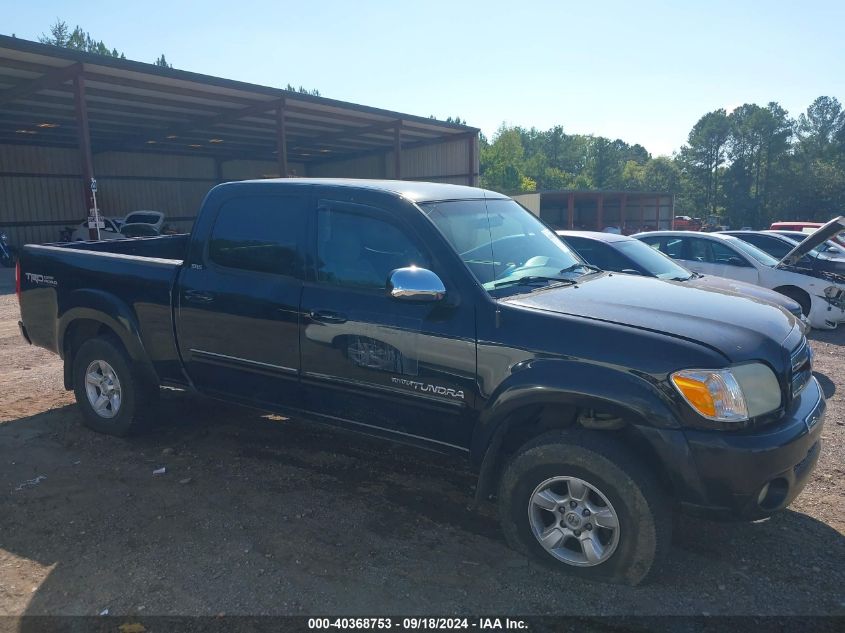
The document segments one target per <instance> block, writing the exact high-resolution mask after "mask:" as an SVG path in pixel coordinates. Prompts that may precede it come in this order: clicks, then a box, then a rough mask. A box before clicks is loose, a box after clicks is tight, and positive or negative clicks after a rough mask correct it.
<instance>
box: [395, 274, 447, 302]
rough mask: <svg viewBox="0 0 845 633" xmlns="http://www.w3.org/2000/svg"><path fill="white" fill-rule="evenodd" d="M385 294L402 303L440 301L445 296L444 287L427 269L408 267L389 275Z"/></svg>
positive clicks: (438, 278)
mask: <svg viewBox="0 0 845 633" xmlns="http://www.w3.org/2000/svg"><path fill="white" fill-rule="evenodd" d="M387 294H389V295H390V296H391V297H393V298H394V299H402V300H403V301H421V302H431V301H440V300H441V299H443V297H445V296H446V286H444V285H443V282H442V281H440V277H438V276H437V275H435V274H434V273H433V272H431V271H430V270H428V269H427V268H417V267H416V266H409V267H407V268H397V269H396V270H394V271H393V272H392V273H390V277H388V279H387Z"/></svg>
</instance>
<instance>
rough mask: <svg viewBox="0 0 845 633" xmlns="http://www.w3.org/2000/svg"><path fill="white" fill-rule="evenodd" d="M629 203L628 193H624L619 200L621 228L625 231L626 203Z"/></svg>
mask: <svg viewBox="0 0 845 633" xmlns="http://www.w3.org/2000/svg"><path fill="white" fill-rule="evenodd" d="M627 204H628V194H627V193H623V194H622V197H621V199H620V200H619V230H620V231H621V232H622V233H624V232H625V205H627Z"/></svg>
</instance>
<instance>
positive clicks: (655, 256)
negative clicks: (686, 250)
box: [613, 239, 692, 281]
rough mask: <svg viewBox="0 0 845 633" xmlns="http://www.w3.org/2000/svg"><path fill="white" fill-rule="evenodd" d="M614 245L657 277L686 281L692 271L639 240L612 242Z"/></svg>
mask: <svg viewBox="0 0 845 633" xmlns="http://www.w3.org/2000/svg"><path fill="white" fill-rule="evenodd" d="M613 246H614V247H616V249H617V250H619V251H620V252H621V253H622V254H624V255H627V256H628V258H630V259H632V260H633V261H634V262H635V263H636V264H637V265H638V266H640V267H641V268H643V269H644V270H645V271H647V272H648V273H649V274H651V275H654V276H655V277H657V278H659V279H676V280H678V281H686V280H687V279H689V278H690V277H692V273H691V272H690V271H688V270H687V269H686V268H684V267H683V266H679V265H678V264H676V263H675V262H674V261H672V260H671V259H669V256H668V255H664V254H663V253H661V252H660V251H659V250H657V249H656V248H653V247H651V246H649V245H648V244H646V243H645V242H641V241H639V240H634V239H632V240H630V241H629V240H623V241H620V242H614V244H613Z"/></svg>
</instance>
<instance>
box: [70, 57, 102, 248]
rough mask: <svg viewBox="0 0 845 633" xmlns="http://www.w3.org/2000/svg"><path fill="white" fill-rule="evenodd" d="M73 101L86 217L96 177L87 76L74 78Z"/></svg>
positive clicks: (93, 232) (94, 234) (94, 235)
mask: <svg viewBox="0 0 845 633" xmlns="http://www.w3.org/2000/svg"><path fill="white" fill-rule="evenodd" d="M73 101H74V105H75V107H76V130H77V133H78V134H79V158H80V162H81V163H82V192H83V195H84V198H85V217H86V218H87V217H88V216H89V215H90V213H91V209H92V208H93V207H94V200H93V196H92V194H91V179H92V178H93V177H94V159H93V156H92V155H91V131H90V129H89V127H88V108H87V107H86V105H85V77H84V76H83V75H82V74H77V75H76V77H75V78H74V80H73ZM88 237H90V238H91V239H92V240H95V239H97V230H96V229H92V228H89V229H88Z"/></svg>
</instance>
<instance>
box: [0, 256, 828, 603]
mask: <svg viewBox="0 0 845 633" xmlns="http://www.w3.org/2000/svg"><path fill="white" fill-rule="evenodd" d="M0 272H2V271H0ZM17 319H18V309H17V303H16V301H15V298H14V295H8V294H7V295H5V296H0V403H2V408H1V409H0V500H2V501H0V614H12V615H19V614H49V615H57V614H61V615H65V614H80V615H93V614H98V613H100V612H101V611H103V610H104V609H109V612H110V614H112V615H115V614H135V615H153V614H189V615H193V614H211V615H213V614H219V613H226V614H297V615H302V614H326V613H331V614H368V615H372V614H374V613H384V614H409V613H417V614H427V615H431V614H453V613H497V614H564V613H565V614H579V615H600V614H603V615H617V614H623V615H624V614H637V615H657V614H686V615H700V614H705V613H706V614H714V615H716V614H738V615H748V614H754V615H772V614H839V615H842V614H845V589H843V587H845V565H843V563H844V562H845V539H844V538H843V533H845V503H843V501H845V484H843V474H845V467H843V447H845V426H843V425H845V410H843V402H845V400H843V391H842V388H841V387H842V385H841V381H842V376H843V372H842V368H843V345H845V331H840V332H826V333H816V334H814V335H813V337H812V338H813V341H814V342H813V348H814V350H815V352H816V369H817V372H818V375H819V378H820V379H821V381H822V384H823V386H824V388H825V391H826V393H827V395H828V397H829V401H828V402H829V409H828V418H827V422H826V427H825V431H824V439H825V444H824V449H823V453H822V456H821V461H820V464H819V467H818V468H817V469H816V471H815V473H814V475H813V478H812V481H811V482H810V483H809V485H808V486H807V488H806V490H805V491H804V493H803V494H802V495H801V496H800V497H799V499H798V500H797V501H796V502H795V503H794V504H793V506H792V507H791V508H790V509H789V510H787V511H786V512H783V513H781V514H779V515H778V516H776V517H774V518H772V519H771V520H768V521H764V522H759V523H754V524H719V523H710V522H707V521H703V520H693V519H685V518H679V519H678V521H677V523H676V528H675V538H674V541H673V546H672V550H671V552H670V556H669V560H668V562H667V564H666V565H665V567H664V569H663V573H662V574H661V575H660V577H659V578H658V579H657V581H656V582H655V583H653V584H651V585H649V586H646V587H641V588H629V587H617V586H608V585H599V584H592V583H586V582H580V583H578V584H575V585H573V583H572V581H571V580H570V579H568V578H567V577H566V576H563V575H555V574H552V573H550V572H548V571H547V570H546V569H545V568H542V567H537V566H535V565H533V564H529V563H528V562H526V561H525V559H523V558H522V557H521V556H519V555H518V554H515V553H513V552H511V550H509V549H508V548H507V546H506V545H505V543H504V541H503V538H502V536H501V533H500V531H499V528H498V526H497V523H496V519H495V516H494V514H493V512H492V510H491V509H490V508H487V509H484V510H482V511H481V512H480V513H470V512H469V511H467V510H466V502H467V500H468V498H469V495H470V493H471V486H472V485H473V483H474V482H473V478H472V477H471V476H470V475H469V474H468V473H466V472H465V471H464V470H463V469H462V464H461V463H460V462H458V461H455V460H453V459H451V458H445V457H442V456H439V455H436V454H429V453H425V452H421V451H418V450H415V449H411V448H406V447H399V446H393V445H391V444H388V443H385V442H382V441H379V440H374V439H367V438H361V437H357V436H351V435H347V434H345V433H340V432H336V431H329V430H326V429H323V428H318V427H316V426H311V425H306V424H305V423H301V422H298V421H296V420H286V419H283V418H280V417H278V416H272V415H267V414H264V413H261V412H256V411H253V410H248V409H242V408H237V407H230V406H225V405H221V404H219V403H213V402H209V401H206V400H203V399H200V398H196V397H192V396H188V395H186V394H181V393H177V392H171V393H167V392H166V393H165V397H164V399H163V405H162V408H161V415H160V420H159V423H158V424H157V425H156V426H155V428H154V429H153V430H152V431H151V432H149V433H148V434H146V435H144V436H142V437H136V438H133V439H129V440H123V439H116V438H112V437H106V436H102V435H97V434H95V433H93V432H91V431H88V430H86V429H85V428H84V427H82V426H81V424H80V415H79V413H78V412H77V410H76V408H75V406H74V405H73V404H72V397H71V395H70V394H69V393H67V392H65V391H64V390H63V389H62V385H61V364H60V361H59V360H58V359H57V358H56V357H55V356H53V355H51V354H49V353H47V352H45V351H43V350H40V349H37V348H32V347H29V346H27V345H25V344H24V342H23V341H22V340H21V339H20V337H19V335H18V331H17ZM162 467H164V468H166V473H165V474H163V475H153V471H154V470H156V469H159V468H162Z"/></svg>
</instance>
